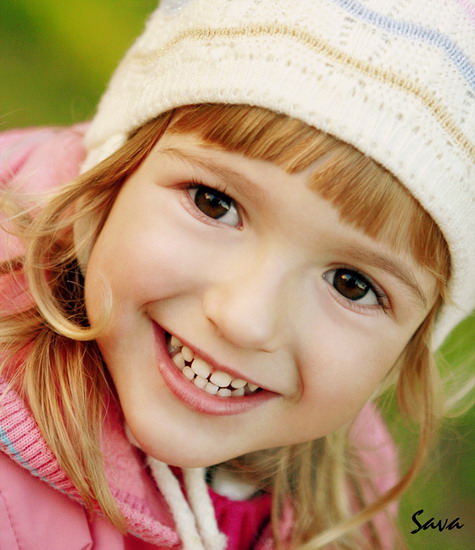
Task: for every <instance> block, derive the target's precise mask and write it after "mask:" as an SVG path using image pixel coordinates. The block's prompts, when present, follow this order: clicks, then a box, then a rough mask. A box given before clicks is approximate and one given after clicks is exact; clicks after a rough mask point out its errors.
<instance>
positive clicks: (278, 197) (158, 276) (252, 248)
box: [86, 134, 435, 467]
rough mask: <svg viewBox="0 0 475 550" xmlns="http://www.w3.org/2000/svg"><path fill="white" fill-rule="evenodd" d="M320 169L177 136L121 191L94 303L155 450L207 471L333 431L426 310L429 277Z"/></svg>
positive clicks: (127, 407)
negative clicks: (351, 212) (326, 184)
mask: <svg viewBox="0 0 475 550" xmlns="http://www.w3.org/2000/svg"><path fill="white" fill-rule="evenodd" d="M318 168H319V167H318V163H316V165H315V166H312V167H310V168H309V169H308V170H307V171H305V172H301V173H299V174H293V175H289V174H288V173H286V172H285V171H283V170H282V169H281V168H279V167H278V166H277V165H275V164H273V163H271V162H268V161H262V160H253V159H249V158H247V157H244V156H243V155H240V154H237V153H230V152H226V151H223V150H220V149H216V148H213V147H211V146H209V145H205V144H203V143H202V142H201V141H200V140H199V139H198V138H196V137H193V136H191V135H178V134H166V135H165V136H164V137H163V138H162V139H161V140H160V141H159V142H158V144H157V145H156V146H155V147H154V149H153V151H152V153H151V154H150V155H149V156H148V157H147V159H146V160H145V162H143V164H142V165H141V166H140V168H139V169H138V170H137V171H136V172H135V173H134V174H133V175H132V176H131V177H130V178H129V179H128V180H127V182H126V183H125V184H124V186H123V188H122V189H121V191H120V193H119V196H118V198H117V200H116V202H115V204H114V206H113V208H112V211H111V213H110V215H109V217H108V219H107V221H106V224H105V226H104V228H103V230H102V232H101V234H100V236H99V238H98V240H97V242H96V244H95V246H94V248H93V251H92V255H91V257H90V261H89V264H88V269H87V275H86V304H87V309H88V313H89V316H90V318H91V320H92V321H94V320H98V319H99V318H100V316H101V314H102V313H103V308H104V295H105V289H110V292H111V295H112V302H113V305H112V317H111V322H110V324H109V326H108V328H107V330H106V331H105V332H104V333H103V335H102V336H101V337H100V338H99V339H98V344H99V347H100V349H101V351H102V354H103V356H104V359H105V361H106V363H107V366H108V368H109V371H110V374H111V376H112V379H113V381H114V383H115V386H116V389H117V392H118V396H119V399H120V403H121V406H122V408H123V411H124V415H125V419H126V422H127V424H128V426H129V428H130V430H131V431H132V434H133V435H134V436H135V438H136V439H137V441H138V443H139V444H140V446H141V447H142V449H143V450H144V451H145V452H147V453H148V454H150V455H153V456H154V457H156V458H158V459H160V460H162V461H164V462H167V463H169V464H174V465H179V466H185V467H190V466H206V465H211V464H216V463H219V462H222V461H225V460H228V459H230V458H233V457H236V456H239V455H242V454H245V453H248V452H251V451H256V450H260V449H265V448H270V447H275V446H283V445H288V444H294V443H300V442H304V441H308V440H312V439H316V438H319V437H322V436H324V435H326V434H328V433H330V432H332V431H334V430H336V429H337V428H338V427H340V426H342V425H343V424H344V423H346V422H348V421H349V420H350V419H351V418H352V417H354V415H355V414H356V413H357V412H358V410H359V409H360V408H361V407H362V406H363V405H364V403H365V402H366V401H367V400H368V398H370V397H371V395H372V394H373V392H374V391H375V390H376V389H377V388H378V386H379V384H380V383H381V381H382V380H383V378H384V377H385V376H386V374H387V373H388V371H389V370H390V369H391V367H392V366H393V365H394V364H395V362H396V360H397V358H398V357H399V355H400V354H401V352H402V350H403V349H404V347H405V345H406V343H407V342H408V340H409V339H410V337H411V335H412V334H413V333H414V331H415V330H416V329H417V327H418V326H419V325H420V323H421V322H422V320H423V319H424V317H425V316H426V314H427V312H428V311H429V309H430V307H431V305H432V304H433V301H434V294H435V290H434V289H435V283H434V280H433V278H432V276H431V275H430V274H429V273H428V272H425V271H424V270H423V269H422V268H420V267H418V265H417V264H415V263H414V261H413V260H412V259H411V257H409V256H402V255H400V254H397V253H396V252H394V251H392V250H391V249H388V248H387V247H386V246H384V245H383V244H381V243H379V242H378V241H376V240H373V239H371V238H369V237H368V236H366V235H365V234H363V233H362V232H360V231H359V230H357V229H355V228H353V227H352V226H350V225H348V224H347V223H344V222H343V221H341V220H340V218H339V215H338V211H337V210H336V209H335V208H334V207H333V206H332V205H331V204H330V203H329V202H327V201H325V200H323V199H322V198H320V197H319V196H318V195H317V193H316V192H315V191H313V190H312V189H311V187H310V175H311V173H313V172H314V171H315V170H318ZM171 335H173V336H174V338H173V340H171ZM185 361H186V363H185ZM184 364H185V368H184V369H183V371H182V370H181V368H182V367H183V365H184ZM196 373H198V375H197V374H196ZM190 379H191V380H190ZM245 383H246V384H245ZM244 384H245V385H244ZM243 385H244V387H242V386H243ZM204 386H206V387H205V388H203V387H204ZM256 386H257V389H256ZM243 393H244V395H242V394H243Z"/></svg>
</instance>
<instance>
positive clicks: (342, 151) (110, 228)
mask: <svg viewBox="0 0 475 550" xmlns="http://www.w3.org/2000/svg"><path fill="white" fill-rule="evenodd" d="M474 20H475V19H474V8H473V5H472V4H471V3H469V2H467V1H462V0H452V1H451V2H449V3H447V2H442V0H430V1H429V0H427V1H426V0H424V1H421V0H404V1H403V0H385V1H379V2H374V1H366V2H364V3H363V2H356V1H346V0H308V1H304V0H302V1H300V2H289V1H288V0H287V1H280V0H239V1H236V0H189V1H186V0H182V1H178V0H175V1H172V0H168V1H165V0H162V5H161V6H160V7H159V8H158V10H157V11H156V12H155V13H154V14H153V15H152V17H151V18H150V20H149V22H148V25H147V28H146V30H145V32H144V34H143V35H142V36H141V37H140V38H139V40H138V41H137V42H136V44H135V45H134V46H133V47H132V49H131V50H130V51H129V53H128V54H127V55H126V57H125V59H124V60H123V62H122V63H121V65H120V66H119V68H118V70H117V72H116V74H115V75H114V77H113V79H112V81H111V83H110V86H109V89H108V90H107V92H106V94H105V95H104V97H103V99H102V101H101V103H100V105H99V108H98V112H97V115H96V117H95V119H94V120H93V122H92V124H91V125H80V126H76V127H73V128H72V129H70V130H60V129H53V130H45V129H43V130H38V131H31V130H23V131H16V132H10V133H8V134H6V135H5V136H4V137H3V145H2V164H3V166H2V173H1V177H2V181H3V182H4V192H3V195H2V196H3V203H2V204H3V210H4V212H5V216H6V221H5V223H4V228H5V234H4V236H3V243H2V244H3V247H2V259H3V260H4V261H3V264H2V273H3V274H2V278H1V293H2V297H1V300H2V302H1V315H2V322H1V337H2V393H1V396H2V398H1V405H2V406H1V409H0V417H1V419H0V427H1V429H0V440H1V446H2V451H3V453H1V456H0V508H1V514H0V517H1V527H0V548H9V549H10V548H14V549H16V548H18V549H19V548H22V549H23V548H26V549H40V548H41V549H43V548H49V549H64V548H68V549H76V548H77V549H80V548H81V549H82V548H94V549H100V550H115V549H135V550H145V549H152V548H157V547H158V548H185V549H186V550H190V549H198V550H200V549H206V550H215V549H216V550H218V549H224V548H227V549H234V550H246V549H261V550H262V549H270V548H274V547H276V548H299V549H301V550H304V549H305V550H306V549H316V548H323V547H325V548H332V549H348V548H358V549H361V548H371V549H382V548H386V549H388V548H392V547H393V546H394V545H395V544H396V538H395V533H394V527H393V526H392V518H393V517H394V513H395V509H394V503H395V502H396V501H397V499H398V497H399V496H400V495H401V494H402V492H403V491H404V490H405V489H406V488H407V486H408V485H409V484H410V482H411V481H412V479H413V477H414V475H415V473H416V471H417V470H418V469H419V468H420V466H421V463H422V461H423V459H424V456H425V454H426V453H427V450H428V446H429V443H430V440H431V437H432V435H433V431H434V428H435V427H436V425H437V422H438V419H439V418H440V416H441V415H442V413H443V412H444V410H445V408H444V405H443V403H442V400H441V390H440V383H439V377H438V374H437V370H436V368H435V366H434V362H433V358H432V351H431V350H433V349H434V348H435V347H436V346H438V345H439V344H440V343H441V342H442V340H443V339H444V337H445V336H446V335H447V334H448V332H449V331H450V330H451V329H452V328H453V327H454V326H455V324H456V323H457V322H458V321H460V320H461V319H462V318H463V317H465V316H467V315H469V314H470V312H471V310H472V309H473V307H474V305H475V293H474V288H473V273H474V270H475V250H474V242H473V235H474V230H475V193H474V186H473V182H474V174H475V133H474V128H475V101H474V93H475V69H474V67H473V61H474V59H475V51H474V41H473V29H474V28H473V23H474ZM84 133H85V136H84ZM79 171H81V175H79V176H78V175H77V174H78V172H79ZM76 176H77V177H76ZM68 182H69V183H68ZM53 188H55V193H54V194H53V195H52V197H51V198H50V199H49V200H48V201H45V200H44V192H45V191H50V190H51V189H53ZM39 191H40V192H41V193H40V195H38V192H39ZM14 192H15V193H14ZM33 192H35V194H36V195H35V196H36V198H35V202H32V200H31V193H33ZM38 196H39V197H40V198H38ZM19 203H21V204H19ZM388 391H389V392H394V391H396V393H397V397H398V401H399V405H400V409H401V411H402V412H403V413H405V414H407V415H409V416H410V417H411V418H413V419H415V420H417V421H418V422H419V423H420V425H421V432H420V440H419V446H418V449H417V451H416V454H415V457H414V460H413V463H412V465H411V467H410V468H409V470H408V471H406V472H402V473H401V474H400V475H399V474H398V473H397V460H396V456H395V450H394V445H393V443H392V442H391V439H390V437H389V435H388V432H387V430H386V429H385V427H384V424H383V423H382V420H381V417H380V416H379V413H378V412H377V408H376V406H375V403H376V402H379V403H380V402H381V399H385V398H387V395H388Z"/></svg>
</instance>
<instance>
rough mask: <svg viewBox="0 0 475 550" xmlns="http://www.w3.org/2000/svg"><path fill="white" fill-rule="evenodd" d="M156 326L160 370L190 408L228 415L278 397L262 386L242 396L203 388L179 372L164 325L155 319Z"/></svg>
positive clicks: (211, 413) (205, 412)
mask: <svg viewBox="0 0 475 550" xmlns="http://www.w3.org/2000/svg"><path fill="white" fill-rule="evenodd" d="M153 326H154V331H155V341H156V342H157V356H158V368H159V371H160V374H161V375H162V378H163V380H164V382H165V384H166V385H167V387H168V389H169V390H170V391H171V392H172V393H173V394H174V395H175V397H177V398H178V399H179V400H180V401H181V402H182V403H184V404H185V405H186V406H187V407H188V408H190V409H192V410H194V411H197V412H199V413H203V414H208V415H212V416H226V415H233V414H241V413H244V412H247V411H249V410H251V409H254V408H255V407H258V406H259V405H261V404H263V403H265V402H267V401H269V400H270V399H273V398H275V397H278V394H276V393H274V392H271V391H269V390H265V389H263V388H261V390H260V391H259V392H257V393H255V394H252V395H243V396H241V397H219V396H217V395H211V394H208V393H206V392H205V391H203V390H200V389H199V388H197V387H196V386H195V385H194V384H192V383H191V382H190V381H189V380H187V379H186V378H185V377H184V376H183V375H182V374H181V373H180V371H179V370H178V369H177V368H176V366H175V364H174V363H173V361H172V360H171V358H170V354H169V352H168V348H167V344H166V341H165V331H164V330H163V328H162V327H160V326H159V325H158V324H157V323H155V322H154V321H153ZM180 341H182V340H180ZM183 343H184V344H185V342H183ZM200 355H201V354H198V356H200ZM201 357H203V359H205V360H206V361H207V362H209V363H210V364H211V365H212V366H213V367H215V368H216V369H218V368H219V370H223V371H224V370H225V372H228V373H229V374H230V375H231V376H235V377H238V376H237V375H235V374H234V373H233V372H232V371H230V369H227V368H226V369H223V368H222V367H218V366H216V363H215V362H213V361H209V358H208V357H207V356H205V355H201ZM251 383H252V382H251Z"/></svg>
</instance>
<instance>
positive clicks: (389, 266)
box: [338, 245, 427, 308]
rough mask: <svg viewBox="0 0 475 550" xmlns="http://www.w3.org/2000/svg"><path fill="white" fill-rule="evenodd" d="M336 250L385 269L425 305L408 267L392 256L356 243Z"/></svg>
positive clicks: (422, 294)
mask: <svg viewBox="0 0 475 550" xmlns="http://www.w3.org/2000/svg"><path fill="white" fill-rule="evenodd" d="M338 251H339V252H340V253H341V254H342V255H344V256H351V257H353V258H355V260H357V261H358V262H362V263H364V264H366V265H369V266H372V267H375V268H378V269H381V270H383V271H386V272H387V273H389V274H390V275H394V276H395V277H396V278H397V279H399V280H400V281H401V282H402V283H403V284H404V285H406V286H407V287H409V288H410V289H411V290H412V291H413V294H414V295H415V297H416V298H417V299H418V301H419V303H420V304H421V305H422V307H423V308H426V307H427V298H426V296H425V295H424V293H423V292H422V290H421V289H420V287H419V285H418V283H417V281H416V279H415V277H414V276H413V274H412V273H411V271H410V269H409V268H408V267H406V266H405V265H404V264H403V263H401V262H398V261H396V260H393V259H392V258H390V257H388V256H385V255H384V254H380V253H378V252H373V251H372V250H368V249H367V248H364V247H361V246H358V245H351V246H350V245H343V246H341V247H339V249H338Z"/></svg>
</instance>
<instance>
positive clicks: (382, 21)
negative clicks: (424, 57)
mask: <svg viewBox="0 0 475 550" xmlns="http://www.w3.org/2000/svg"><path fill="white" fill-rule="evenodd" d="M330 1H331V2H334V3H335V4H337V5H339V6H340V7H341V8H343V9H345V10H346V11H347V12H348V13H351V15H353V16H355V17H358V18H360V19H362V20H364V21H367V22H368V23H371V24H372V25H375V26H377V27H379V28H381V29H384V30H385V31H388V32H390V33H393V34H397V35H400V36H401V35H402V36H405V37H407V38H416V39H417V40H420V41H422V42H427V43H429V44H431V45H433V46H437V47H438V48H441V49H442V50H444V51H445V53H446V54H447V56H448V57H449V59H450V60H451V61H452V63H453V64H454V65H455V66H456V67H457V68H458V69H459V71H460V73H461V74H462V75H463V77H464V78H465V79H466V80H467V82H468V83H469V85H470V87H471V88H472V89H473V90H475V67H474V66H473V64H472V63H471V61H470V59H469V58H468V57H467V56H466V55H465V54H464V52H463V50H462V49H461V48H459V46H458V45H457V43H456V42H455V41H454V40H451V39H450V38H449V37H447V36H446V35H445V34H443V33H441V32H440V31H438V30H434V29H431V28H429V27H423V26H422V25H417V24H414V23H411V22H410V21H398V20H397V19H393V18H391V17H389V16H387V15H382V14H381V13H378V12H376V11H374V10H370V9H369V8H366V7H365V6H363V5H362V4H361V3H360V2H356V1H355V0H330Z"/></svg>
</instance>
